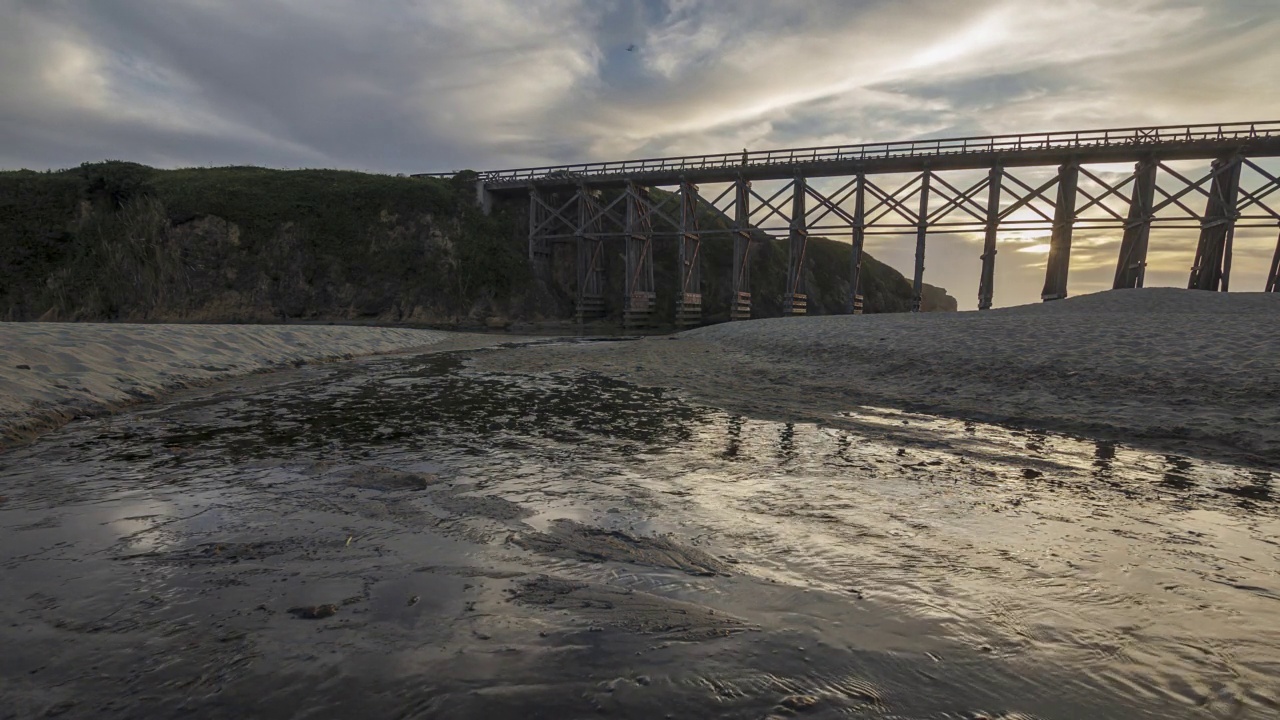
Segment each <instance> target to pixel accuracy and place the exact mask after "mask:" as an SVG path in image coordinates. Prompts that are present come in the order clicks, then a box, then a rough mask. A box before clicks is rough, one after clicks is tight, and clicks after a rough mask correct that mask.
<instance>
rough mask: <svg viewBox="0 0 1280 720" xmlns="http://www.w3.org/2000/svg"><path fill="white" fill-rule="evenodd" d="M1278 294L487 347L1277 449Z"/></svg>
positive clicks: (682, 376) (543, 363)
mask: <svg viewBox="0 0 1280 720" xmlns="http://www.w3.org/2000/svg"><path fill="white" fill-rule="evenodd" d="M1277 319H1280V295H1276V294H1264V293H1231V294H1226V293H1205V292H1192V291H1184V290H1177V289H1172V288H1149V289H1142V290H1119V291H1110V292H1105V293H1099V294H1095V295H1087V296H1081V297H1077V298H1070V299H1067V300H1064V301H1059V302H1054V303H1045V304H1036V305H1026V306H1020V307H1014V308H1007V309H999V310H992V311H988V312H981V313H979V312H961V313H922V314H919V315H909V314H895V315H864V316H828V317H805V318H790V319H772V320H756V321H751V322H739V323H730V324H722V325H716V326H712V327H706V328H701V329H697V330H693V331H690V332H685V333H681V334H679V335H675V336H672V337H652V338H645V339H642V340H640V341H638V342H635V343H630V344H625V345H619V344H601V345H597V346H591V347H582V348H579V347H574V348H566V347H557V346H529V347H524V348H520V349H517V350H514V351H512V352H506V353H501V354H488V355H484V356H481V357H480V358H479V361H478V362H479V363H480V365H481V366H482V367H485V368H490V369H495V370H496V369H521V370H527V371H538V370H546V369H551V368H558V367H565V366H577V367H580V368H583V369H586V370H593V371H599V372H603V373H607V374H609V375H614V376H618V377H623V378H626V379H628V380H631V381H633V382H637V383H641V384H645V385H657V386H661V387H674V388H679V389H681V390H683V391H686V392H688V393H691V394H693V395H694V396H696V397H699V398H702V399H704V400H707V401H709V402H713V403H715V404H717V405H720V406H724V407H733V408H738V409H740V410H743V411H744V412H749V413H751V414H753V415H760V414H764V415H767V416H771V417H778V418H795V419H806V420H822V421H824V422H838V420H839V418H838V416H839V414H840V413H844V412H847V411H850V410H853V409H854V408H856V406H859V405H872V406H881V407H892V408H901V409H908V410H915V411H920V412H928V413H938V414H944V415H949V416H952V417H957V418H968V419H972V420H982V421H988V422H1002V423H1009V424H1013V425H1018V426H1026V427H1031V428H1043V429H1051V430H1057V431H1062V432H1070V433H1079V434H1082V435H1087V436H1090V437H1095V436H1097V437H1108V438H1115V439H1124V440H1126V441H1147V442H1151V443H1155V444H1157V445H1160V446H1162V447H1171V448H1183V447H1192V448H1197V449H1200V450H1204V449H1211V448H1216V449H1220V450H1222V451H1225V452H1230V453H1236V454H1239V453H1244V454H1248V455H1252V456H1255V457H1256V458H1258V459H1260V460H1261V461H1263V462H1266V463H1275V462H1278V461H1280V323H1278V322H1277Z"/></svg>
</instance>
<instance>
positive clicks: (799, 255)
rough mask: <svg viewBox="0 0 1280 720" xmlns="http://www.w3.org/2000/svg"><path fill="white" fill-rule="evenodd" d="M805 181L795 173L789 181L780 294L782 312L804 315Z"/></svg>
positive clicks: (806, 237) (807, 242) (806, 236)
mask: <svg viewBox="0 0 1280 720" xmlns="http://www.w3.org/2000/svg"><path fill="white" fill-rule="evenodd" d="M806 214H807V211H806V210H805V181H804V176H803V175H801V174H799V173H797V174H796V178H795V180H793V181H792V183H791V232H790V241H791V242H790V247H789V249H788V252H787V285H786V291H785V293H784V294H783V296H782V314H783V315H784V316H786V315H804V314H805V312H806V311H807V310H808V300H809V298H808V297H807V296H806V294H805V287H804V255H805V251H806V250H807V249H808V245H809V230H808V227H807V225H806V222H805V215H806Z"/></svg>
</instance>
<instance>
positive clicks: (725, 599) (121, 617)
mask: <svg viewBox="0 0 1280 720" xmlns="http://www.w3.org/2000/svg"><path fill="white" fill-rule="evenodd" d="M1061 307H1062V308H1066V309H1065V310H1063V309H1050V310H1035V309H1028V310H1014V311H1009V312H1007V313H1006V315H1007V316H1010V317H1013V318H1015V319H1014V320H999V318H1001V317H1002V316H1001V315H997V314H992V315H991V317H994V318H997V323H996V326H995V327H999V324H1000V323H1006V322H1007V323H1012V324H1013V325H1015V326H1017V327H1021V328H1023V329H1024V331H1025V328H1026V327H1027V323H1026V322H1025V321H1023V320H1016V318H1017V317H1018V316H1019V315H1027V314H1030V315H1031V316H1032V317H1033V318H1034V319H1035V320H1034V322H1032V323H1031V325H1032V326H1034V327H1042V326H1043V325H1044V323H1045V321H1044V315H1045V314H1046V313H1067V314H1069V313H1070V312H1072V311H1071V310H1070V307H1069V305H1068V304H1067V303H1062V304H1061ZM1197 312H1200V311H1197ZM1246 312H1247V311H1246ZM1259 312H1261V311H1259ZM1116 314H1119V315H1123V313H1122V312H1120V311H1116ZM1182 314H1195V313H1190V312H1183V313H1182ZM1255 319H1256V318H1255ZM836 320H838V319H837V318H830V319H827V318H812V319H808V320H801V321H800V323H810V324H813V323H817V324H819V325H821V324H822V323H834V322H835V321H836ZM845 320H847V321H851V322H854V321H860V320H869V321H873V322H876V323H881V324H883V325H885V326H888V325H891V324H892V323H895V322H896V323H908V322H916V321H917V320H918V318H910V319H906V320H903V319H886V320H878V319H875V318H848V319H845ZM1120 320H1123V318H1120V319H1119V320H1118V322H1119V321H1120ZM790 322H795V321H790ZM948 322H977V321H974V320H961V321H948ZM983 322H985V319H984V320H983ZM1170 322H1173V321H1172V320H1171V321H1170ZM1178 322H1189V321H1183V320H1179V321H1178ZM1206 324H1210V323H1206ZM1216 324H1229V323H1228V322H1226V321H1223V322H1220V323H1216ZM753 325H756V323H749V324H742V325H741V326H735V327H730V328H708V329H706V330H702V331H697V332H695V333H689V334H686V335H684V336H681V337H680V338H678V339H674V340H672V339H665V338H653V339H645V340H637V341H630V342H620V341H612V342H580V341H547V340H539V341H534V342H529V341H518V342H519V343H523V344H515V345H514V346H511V345H509V344H504V345H501V346H494V342H495V340H502V338H493V337H488V338H481V339H477V338H456V339H450V340H447V341H445V342H442V343H441V344H439V345H437V346H435V347H434V348H433V350H438V351H423V352H414V353H406V354H398V355H388V356H384V357H370V358H363V359H357V360H353V361H349V362H341V363H329V364H319V365H308V366H303V367H297V368H287V369H283V370H280V371H278V372H274V373H270V374H258V375H251V376H245V377H240V378H238V379H233V380H230V381H225V382H221V383H218V384H215V385H213V386H210V387H206V388H197V389H189V390H182V391H178V392H176V393H175V394H174V395H172V396H171V397H169V398H167V399H163V400H161V401H159V402H156V403H150V404H143V405H138V406H136V407H132V408H126V409H124V410H122V411H120V412H118V413H115V414H111V415H106V416H102V417H98V418H94V419H89V420H82V421H76V422H72V423H70V424H68V425H66V426H65V427H63V428H61V429H59V430H57V431H54V432H51V433H48V434H46V435H44V436H43V437H41V438H40V439H38V440H37V441H35V442H33V443H30V444H27V445H23V446H20V447H15V448H12V449H9V450H7V451H5V452H4V453H3V454H0V536H3V537H4V538H5V539H6V542H5V543H3V544H2V545H0V573H2V574H3V577H4V582H3V583H0V643H2V644H3V645H4V647H5V648H6V652H5V653H0V720H7V719H8V718H26V717H40V716H60V717H70V718H81V717H83V718H90V717H92V718H100V717H121V718H124V717H142V716H145V717H157V718H166V717H174V718H177V717H192V716H196V717H213V718H219V717H225V718H239V717H246V716H258V717H316V718H327V717H335V718H336V717H351V716H367V717H424V718H497V719H503V718H513V719H514V718H585V717H620V718H637V719H640V718H646V719H647V718H655V717H673V718H684V717H726V718H753V719H757V718H766V717H814V718H847V717H896V718H978V717H985V718H1007V719H1012V718H1024V719H1025V718H1044V719H1046V720H1048V719H1052V718H1062V719H1064V720H1065V719H1068V718H1079V717H1090V718H1166V717H1203V718H1245V719H1251V718H1269V717H1275V716H1276V715H1277V714H1280V682H1277V680H1276V678H1277V677H1280V651H1277V649H1276V648H1278V647H1280V628H1277V627H1276V625H1275V623H1274V622H1273V620H1274V617H1275V612H1276V608H1277V607H1280V605H1277V602H1280V544H1277V542H1276V539H1275V538H1276V537H1280V504H1278V503H1277V499H1278V497H1280V496H1278V495H1277V493H1276V487H1275V483H1276V477H1277V475H1276V469H1277V465H1276V464H1268V462H1267V460H1266V457H1265V453H1263V452H1259V451H1258V448H1255V447H1253V446H1247V447H1246V446H1245V445H1243V444H1241V443H1237V444H1235V445H1231V444H1229V443H1227V442H1226V441H1224V440H1223V439H1221V438H1216V439H1210V440H1209V442H1208V443H1207V444H1204V443H1201V442H1200V441H1197V440H1194V439H1189V438H1186V437H1182V438H1179V437H1172V438H1170V437H1161V438H1154V439H1153V438H1149V437H1140V438H1138V440H1137V441H1136V442H1126V441H1118V440H1116V439H1115V438H1114V437H1109V436H1103V435H1101V434H1100V435H1099V436H1095V437H1081V436H1077V435H1070V434H1063V433H1058V432H1054V431H1050V430H1042V429H1035V428H1028V427H1025V426H1016V425H1015V426H1007V425H998V424H990V423H986V422H983V421H981V420H977V419H955V418H952V417H947V416H943V415H936V414H926V413H918V412H911V411H902V410H894V409H886V408H883V407H874V406H871V405H863V404H859V403H858V402H856V401H855V398H862V397H863V395H862V394H861V391H860V390H858V389H857V388H856V387H855V383H853V382H852V381H850V382H848V383H846V385H845V386H844V387H845V390H846V391H847V394H846V395H843V396H839V395H827V394H823V393H820V392H818V389H819V388H822V387H827V385H824V384H821V383H819V380H818V379H816V378H815V377H814V376H813V375H810V376H806V377H809V378H810V380H809V383H811V384H804V383H802V384H800V385H798V386H789V385H783V386H781V387H773V386H771V384H770V383H769V382H766V380H769V379H771V378H773V377H774V376H773V375H770V374H769V373H772V372H775V371H776V369H775V368H776V364H775V363H774V362H773V361H772V360H771V358H774V357H783V356H785V352H784V350H785V347H786V338H787V337H788V336H789V335H790V334H791V333H792V332H798V331H793V330H792V329H789V326H786V325H782V324H780V325H777V326H776V327H774V328H772V329H770V328H769V327H768V326H767V323H766V325H765V326H764V327H763V329H761V330H759V331H758V334H759V335H760V336H761V337H766V340H748V339H745V338H746V336H747V335H748V334H750V330H749V329H750V328H751V326H753ZM799 326H800V325H797V326H796V327H799ZM844 327H846V329H847V326H844ZM939 327H943V329H942V330H939V329H937V328H934V329H933V330H930V334H929V335H928V336H929V337H932V338H934V340H933V342H934V343H935V345H936V343H937V342H939V340H938V339H939V338H945V337H947V331H946V330H945V326H939ZM845 331H846V330H841V331H840V332H842V333H843V332H845ZM807 332H808V331H806V333H807ZM989 332H995V331H994V330H990V331H989ZM1004 332H1006V333H1008V332H1012V331H1011V330H1007V329H1006V330H1005V331H1004ZM1046 332H1047V331H1046ZM770 333H772V334H774V335H777V336H778V338H781V339H777V338H775V339H772V340H768V339H767V337H768V336H769V334H770ZM833 333H834V331H833ZM810 334H812V333H810ZM895 337H899V340H897V341H896V342H900V343H902V347H905V348H909V347H913V346H912V345H911V343H925V340H923V339H921V338H920V337H917V336H916V335H913V334H912V333H911V331H908V330H903V331H901V332H899V333H897V335H895ZM913 337H915V338H916V339H914V340H912V339H911V338H913ZM837 341H838V342H837ZM826 342H828V343H830V344H832V345H833V346H834V345H837V344H838V343H846V345H858V344H859V343H852V342H849V341H847V340H838V338H836V337H835V336H834V335H833V336H832V337H831V338H829V339H828V340H827V341H826ZM1250 342H1254V343H1261V344H1262V345H1263V346H1265V345H1266V343H1267V342H1270V341H1269V340H1268V336H1266V335H1265V334H1259V335H1257V336H1255V337H1254V339H1253V340H1251V341H1250ZM735 343H736V344H738V345H740V346H742V347H738V348H737V349H735ZM846 345H841V346H840V347H845V346H846ZM668 347H670V348H671V350H667V349H666V348H668ZM770 348H772V349H770ZM694 350H701V351H703V352H701V353H694V352H692V351H694ZM831 352H835V350H832V351H831ZM1135 352H1136V351H1135ZM1230 352H1233V353H1237V354H1240V355H1243V354H1247V351H1246V350H1242V349H1236V350H1232V351H1230ZM769 353H775V355H770V354H769ZM699 354H701V355H707V356H712V357H699ZM868 357H872V358H874V357H878V356H876V355H874V354H873V355H868ZM907 357H910V355H909V354H908V355H907ZM1135 357H1136V356H1135ZM822 358H823V355H822V354H821V353H817V354H815V355H814V357H813V358H811V361H812V363H813V366H814V367H820V366H821V363H824V362H828V361H827V360H823V359H822ZM1261 360H1262V363H1263V366H1266V363H1268V362H1272V361H1273V360H1274V358H1273V357H1271V358H1262V359H1261ZM886 362H887V361H886ZM1009 362H1012V361H1009ZM1092 362H1093V363H1094V365H1093V368H1092V369H1091V370H1089V371H1088V372H1089V373H1091V375H1090V377H1107V372H1108V371H1107V370H1106V368H1107V367H1111V368H1112V371H1111V372H1114V368H1115V367H1118V366H1120V365H1122V364H1123V363H1121V361H1119V360H1116V359H1115V358H1112V359H1111V360H1097V359H1094V360H1093V361H1092ZM1179 362H1180V361H1179V360H1178V359H1177V358H1174V359H1170V360H1165V361H1161V363H1163V364H1161V363H1155V364H1154V367H1156V368H1157V369H1158V370H1159V369H1160V368H1164V370H1160V372H1170V373H1172V372H1173V371H1172V370H1169V368H1175V367H1178V363H1179ZM1107 363H1110V365H1107ZM650 365H652V367H650ZM790 367H794V366H790ZM948 367H949V366H948ZM948 367H943V368H942V371H943V376H944V377H950V378H951V379H950V380H947V381H946V382H949V383H954V384H956V386H957V388H959V389H957V390H956V392H955V393H954V394H955V395H956V396H957V397H960V398H964V397H965V396H966V393H970V394H972V393H976V392H977V391H976V390H974V389H973V388H972V387H970V388H969V389H964V388H963V387H961V385H962V383H961V380H960V379H958V378H959V375H957V373H958V371H957V370H956V369H955V368H954V367H952V368H950V369H948ZM1034 367H1035V366H1034V365H1033V364H1028V365H1026V366H1024V367H1022V369H1021V370H1019V369H1018V368H1014V374H1015V375H1016V374H1017V373H1018V372H1023V373H1031V370H1029V369H1028V368H1034ZM1264 369H1265V367H1264ZM894 372H895V371H894V370H893V368H892V367H889V366H877V365H873V364H872V363H871V361H867V364H866V366H865V367H863V368H861V369H858V370H854V369H851V370H850V373H851V375H850V377H853V378H857V377H862V376H869V375H871V374H873V373H880V374H881V375H882V376H883V377H887V378H894V377H897V376H896V375H894ZM1081 372H1084V371H1081ZM1186 372H1187V373H1188V374H1187V375H1186V378H1188V380H1187V381H1188V382H1189V381H1190V379H1191V378H1192V377H1193V375H1192V374H1191V371H1190V370H1187V371H1186ZM948 373H950V374H949V375H948ZM784 375H785V373H784ZM913 377H915V375H914V374H913V373H906V374H904V375H902V378H901V383H903V384H904V385H903V387H906V385H905V384H906V383H908V382H910V378H913ZM1066 377H1068V378H1069V377H1074V376H1066ZM748 379H749V380H751V381H752V382H751V383H750V384H747V380H748ZM636 380H644V381H645V382H639V383H638V382H635V381H636ZM823 382H824V383H830V381H823ZM1057 382H1061V383H1067V382H1070V380H1069V379H1060V380H1058V381H1057ZM1099 382H1101V381H1099ZM1232 382H1243V381H1242V380H1241V379H1239V378H1237V379H1236V380H1232ZM661 386H666V387H667V388H670V387H673V386H675V387H677V388H679V389H664V387H661ZM797 387H798V388H799V390H797V389H796V388H797ZM975 387H976V386H975ZM1037 387H1039V386H1037ZM1046 387H1047V390H1046V392H1049V393H1053V392H1061V393H1065V392H1066V391H1065V390H1064V387H1065V386H1062V385H1054V384H1052V383H1050V384H1048V385H1047V386H1046ZM1090 387H1094V385H1091V384H1082V385H1081V386H1080V388H1078V389H1077V391H1076V393H1075V396H1073V397H1072V398H1071V400H1072V402H1075V403H1078V405H1072V406H1069V407H1071V408H1075V409H1076V410H1079V409H1080V408H1083V407H1087V406H1088V404H1089V403H1095V404H1097V403H1101V402H1102V400H1101V399H1100V398H1101V395H1100V394H1097V393H1095V394H1093V395H1090V392H1092V391H1090V390H1088V388H1090ZM901 391H902V392H906V391H905V390H901ZM1148 395H1149V397H1151V398H1153V399H1152V400H1150V402H1151V403H1153V404H1152V405H1150V406H1148V407H1149V408H1156V407H1159V405H1158V403H1163V402H1169V401H1170V395H1169V394H1168V393H1165V392H1163V391H1157V390H1152V392H1151V393H1149V394H1148ZM788 398H789V399H788ZM877 398H878V399H881V400H883V398H880V397H879V396H877ZM955 402H957V403H959V404H956V405H954V406H952V411H953V413H954V414H962V412H961V410H962V408H963V404H962V403H960V401H955ZM1037 402H1042V405H1037V406H1036V407H1042V406H1043V407H1047V406H1048V405H1051V404H1052V403H1048V402H1044V401H1037ZM1236 402H1237V403H1238V404H1242V401H1241V400H1239V399H1237V401H1236ZM1225 403H1226V401H1223V405H1222V407H1225V406H1226V404H1225ZM883 404H888V403H883ZM1073 411H1074V410H1073ZM1240 412H1241V414H1242V417H1246V418H1247V417H1248V414H1247V413H1248V411H1247V410H1245V409H1241V411H1240ZM1068 417H1069V416H1068V415H1067V414H1063V415H1061V416H1060V417H1059V420H1057V421H1055V422H1064V423H1066V420H1064V419H1063V418H1068ZM1116 417H1117V418H1119V419H1114V418H1113V419H1110V420H1108V424H1106V425H1105V429H1108V430H1109V431H1111V432H1113V433H1117V434H1120V433H1123V432H1126V431H1127V430H1126V429H1132V428H1130V427H1129V425H1127V424H1126V423H1129V424H1132V421H1131V420H1130V419H1129V417H1130V416H1129V415H1126V414H1124V413H1121V414H1119V415H1117V416H1116ZM1070 427H1072V428H1074V427H1075V426H1070ZM1259 437H1262V438H1264V439H1265V438H1266V437H1268V436H1267V435H1266V433H1265V432H1262V433H1261V434H1260V435H1259ZM1155 440H1160V441H1166V442H1178V443H1184V444H1185V446H1186V447H1185V449H1186V452H1181V451H1171V450H1167V449H1162V450H1153V449H1152V447H1151V444H1150V443H1151V442H1154V441H1155ZM1206 449H1208V450H1213V452H1209V451H1208V450H1206ZM1262 449H1263V450H1265V447H1263V448H1262ZM1201 450H1206V451H1205V452H1200V451H1201Z"/></svg>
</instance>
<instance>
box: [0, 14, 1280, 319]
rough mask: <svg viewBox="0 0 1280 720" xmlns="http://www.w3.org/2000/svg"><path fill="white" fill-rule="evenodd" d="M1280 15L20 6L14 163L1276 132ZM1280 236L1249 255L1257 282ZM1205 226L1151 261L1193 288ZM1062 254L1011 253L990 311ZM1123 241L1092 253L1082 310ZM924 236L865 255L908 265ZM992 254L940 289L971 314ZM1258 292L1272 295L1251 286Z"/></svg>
mask: <svg viewBox="0 0 1280 720" xmlns="http://www.w3.org/2000/svg"><path fill="white" fill-rule="evenodd" d="M1276 37H1280V1H1278V0H1200V1H1193V0H1126V1H1125V2H1116V1H1115V0H1051V1H1041V0H966V1H965V2H955V1H954V0H803V1H800V0H772V1H766V0H633V1H627V0H378V1H376V2H375V1H372V0H361V1H347V0H342V1H339V0H0V169H16V168H24V167H25V168H31V169H46V168H61V167H71V166H75V165H78V164H80V163H81V162H86V161H95V160H104V159H119V160H131V161H135V162H141V163H146V164H149V165H153V166H157V167H189V166H216V165H232V164H236V165H241V164H245V165H261V166H267V167H281V168H297V167H330V168H348V169H355V170H368V171H373V172H385V173H400V172H403V173H414V172H429V171H447V170H456V169H462V168H473V169H492V168H501V167H512V166H525V165H542V164H555V163H569V162H580V161H591V160H612V159H623V158H636V157H645V156H653V155H668V154H701V153H712V152H734V151H740V150H741V149H742V148H744V147H748V148H751V149H768V148H781V147H789V146H810V145H818V144H823V145H826V144H841V143H857V142H870V141H890V140H902V139H911V138H917V137H945V136H957V135H981V134H989V133H1011V132H1034V131H1047V130H1077V129H1087V128H1099V127H1116V126H1135V125H1157V124H1182V123H1198V122H1215V123H1216V122H1231V121H1240V120H1268V119H1280V84H1277V82H1276V75H1275V73H1276V68H1280V43H1276V42H1275V38H1276ZM1276 205H1280V203H1276ZM1275 235H1276V233H1275V231H1273V230H1265V231H1251V232H1247V233H1242V234H1241V237H1240V238H1238V239H1237V253H1238V255H1237V260H1236V268H1235V275H1234V276H1233V278H1234V280H1233V288H1238V289H1249V290H1260V289H1261V287H1262V283H1263V279H1262V278H1263V275H1264V274H1265V267H1264V266H1265V265H1266V263H1267V261H1269V260H1270V253H1271V252H1272V251H1273V250H1274V247H1275V242H1276V238H1275ZM1194 242H1195V238H1194V232H1193V231H1192V232H1191V234H1189V235H1188V234H1187V233H1186V232H1184V233H1183V234H1181V235H1179V234H1177V233H1173V234H1172V235H1170V236H1169V237H1167V238H1163V237H1162V238H1159V239H1158V242H1154V243H1153V250H1152V257H1151V267H1150V268H1149V270H1148V284H1172V285H1179V284H1183V285H1184V284H1185V281H1186V274H1187V268H1188V267H1189V266H1190V264H1191V255H1192V254H1193V253H1194ZM1043 245H1044V239H1043V238H1038V237H1034V236H1024V235H1017V234H1011V235H1008V236H1004V235H1002V237H1001V245H1000V250H1001V252H1000V254H999V256H998V261H997V268H998V270H997V286H996V304H997V305H1009V304H1021V303H1025V302H1032V301H1035V300H1038V298H1039V292H1040V286H1041V285H1042V284H1043V267H1044V261H1045V252H1044V251H1043V250H1042V249H1039V248H1042V247H1043ZM1117 245H1118V237H1112V236H1110V235H1107V234H1106V233H1103V234H1082V235H1081V236H1080V237H1079V238H1078V239H1077V250H1078V252H1075V253H1073V264H1072V275H1071V284H1070V290H1071V292H1072V293H1073V294H1079V293H1081V292H1091V291H1094V290H1098V289H1103V287H1106V286H1109V279H1110V276H1111V274H1112V273H1113V272H1114V263H1115V248H1116V247H1117ZM913 248H914V239H913V238H907V237H901V238H889V237H877V238H875V239H873V240H872V241H871V242H870V243H869V245H868V250H869V251H870V252H871V253H872V254H874V255H876V256H877V257H879V258H881V259H883V260H886V261H888V262H890V263H891V264H893V265H894V266H895V267H898V268H899V269H900V270H904V271H909V269H910V268H911V265H912V260H911V255H912V252H913ZM980 254H981V238H980V237H976V236H958V235H938V236H930V244H929V255H928V261H927V263H926V265H927V268H928V269H927V271H926V280H927V281H928V282H931V283H933V284H936V285H941V286H944V287H946V288H948V290H949V291H951V292H952V294H953V295H955V296H956V297H957V298H958V299H959V300H960V304H961V307H962V308H971V307H974V306H975V305H976V300H977V268H978V267H979V265H980V261H979V260H978V255H980ZM1254 286H1257V287H1254Z"/></svg>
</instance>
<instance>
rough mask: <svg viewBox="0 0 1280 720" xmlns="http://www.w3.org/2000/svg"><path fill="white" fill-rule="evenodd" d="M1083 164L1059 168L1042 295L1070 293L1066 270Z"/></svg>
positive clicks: (1058, 296) (1050, 297)
mask: <svg viewBox="0 0 1280 720" xmlns="http://www.w3.org/2000/svg"><path fill="white" fill-rule="evenodd" d="M1079 180H1080V166H1079V165H1078V164H1077V163H1075V162H1074V161H1073V162H1069V163H1066V164H1065V165H1063V166H1061V167H1060V168H1058V199H1057V202H1056V203H1054V210H1053V235H1052V236H1051V237H1050V238H1049V266H1048V269H1046V270H1045V275H1044V290H1043V291H1042V292H1041V293H1040V299H1041V300H1045V301H1049V300H1061V299H1063V298H1065V297H1066V296H1067V273H1068V272H1069V271H1070V269H1071V233H1072V231H1073V230H1074V229H1075V222H1076V185H1077V184H1078V183H1079Z"/></svg>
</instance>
